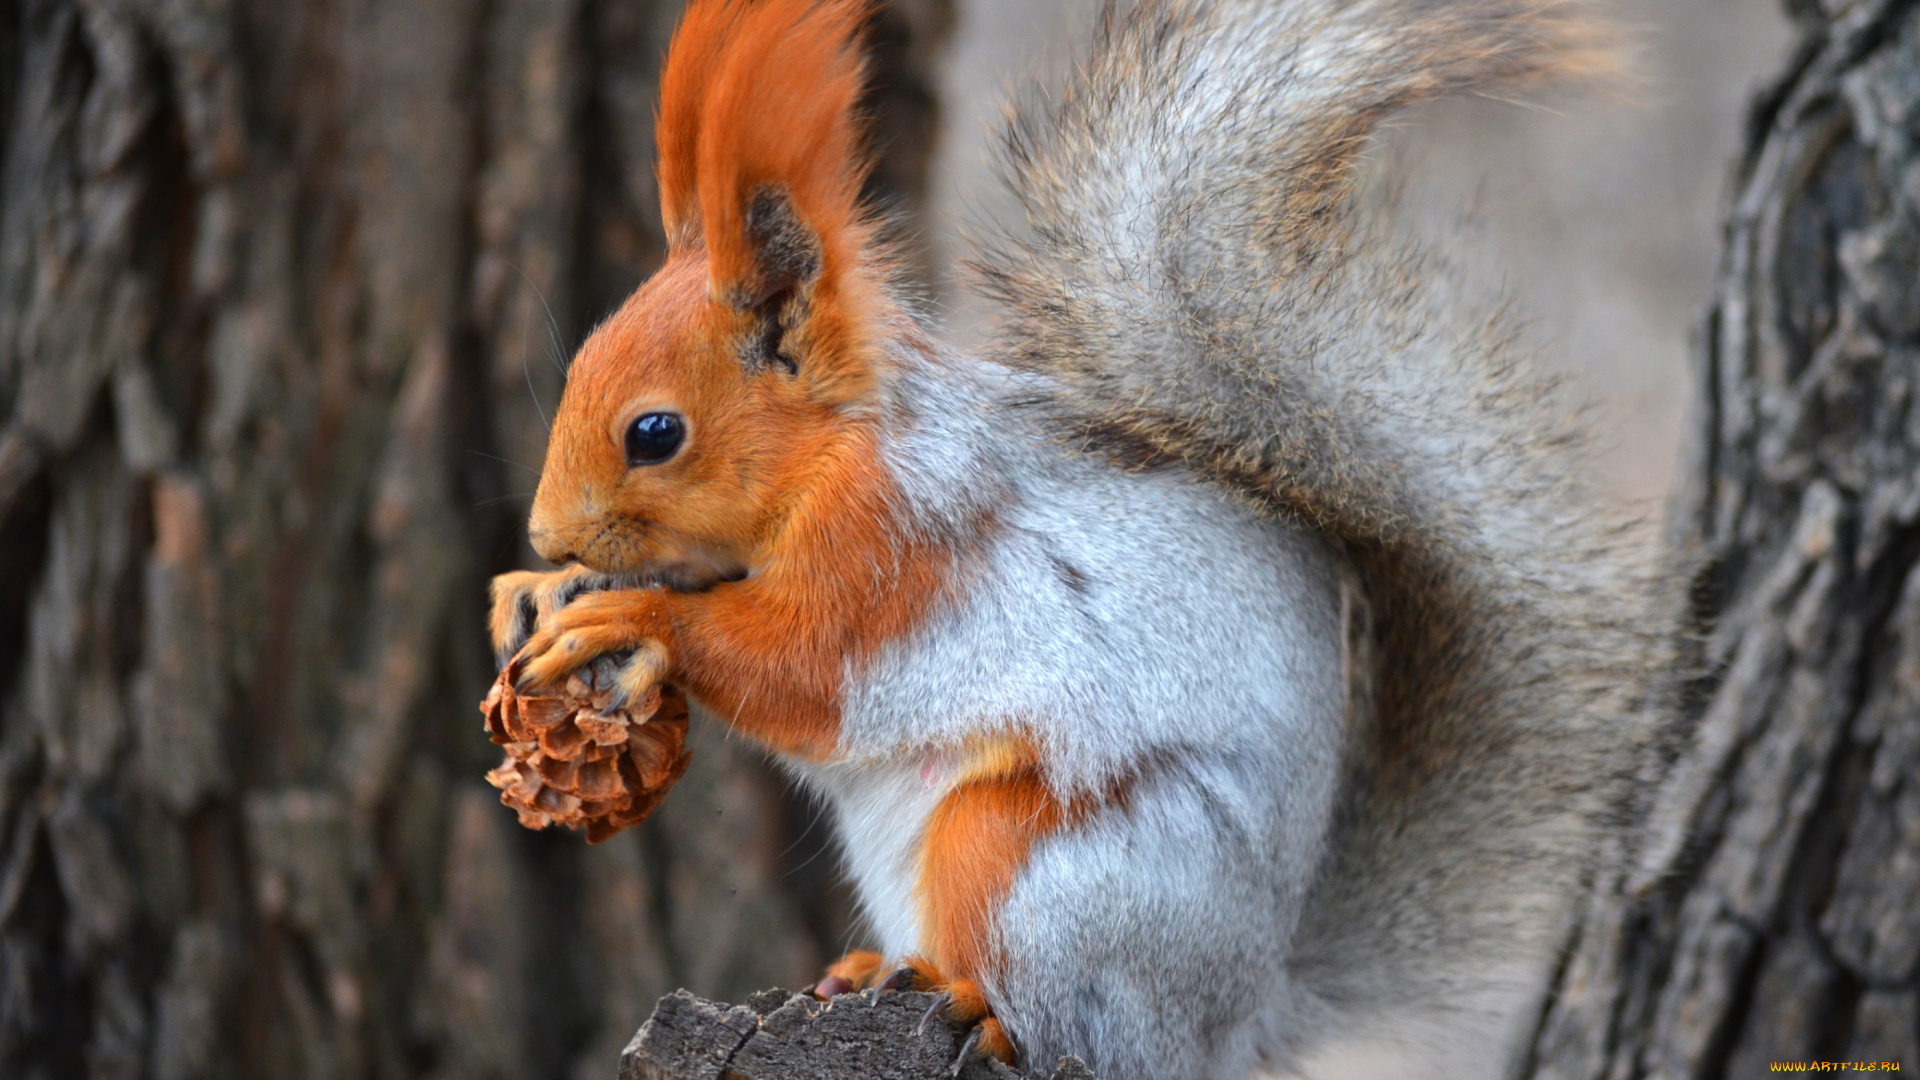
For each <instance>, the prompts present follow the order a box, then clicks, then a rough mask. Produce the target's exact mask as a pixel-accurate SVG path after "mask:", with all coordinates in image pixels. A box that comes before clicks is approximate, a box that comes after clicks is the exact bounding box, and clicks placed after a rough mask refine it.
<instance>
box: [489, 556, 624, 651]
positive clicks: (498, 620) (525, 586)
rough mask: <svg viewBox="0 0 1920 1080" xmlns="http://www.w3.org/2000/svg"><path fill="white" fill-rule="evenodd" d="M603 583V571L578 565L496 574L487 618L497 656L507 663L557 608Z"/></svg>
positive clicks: (551, 616) (564, 605)
mask: <svg viewBox="0 0 1920 1080" xmlns="http://www.w3.org/2000/svg"><path fill="white" fill-rule="evenodd" d="M601 583H602V579H601V577H600V575H598V574H595V573H594V572H593V571H591V570H588V569H586V568H584V567H581V566H578V565H575V566H569V567H567V568H566V569H564V570H515V571H513V572H512V573H508V574H501V575H499V576H498V577H495V578H494V579H493V586H492V588H491V590H490V592H491V593H492V595H493V610H492V612H491V613H490V615H489V617H488V619H487V628H488V629H489V630H490V631H491V632H492V634H493V655H494V660H495V661H496V662H497V663H498V664H499V665H500V666H501V667H506V666H507V661H508V660H509V659H511V658H512V657H513V654H514V653H517V652H519V651H520V646H522V645H525V644H526V643H527V639H528V638H529V637H532V636H533V633H534V631H535V630H537V629H538V628H539V627H540V626H541V625H543V624H545V623H546V622H547V621H548V620H549V619H552V618H553V613H554V612H556V611H559V610H560V609H561V608H563V607H566V606H567V605H568V604H569V603H571V602H572V601H573V599H574V597H576V596H579V595H580V594H581V593H584V592H590V591H592V590H593V589H595V588H597V587H599V586H600V585H601Z"/></svg>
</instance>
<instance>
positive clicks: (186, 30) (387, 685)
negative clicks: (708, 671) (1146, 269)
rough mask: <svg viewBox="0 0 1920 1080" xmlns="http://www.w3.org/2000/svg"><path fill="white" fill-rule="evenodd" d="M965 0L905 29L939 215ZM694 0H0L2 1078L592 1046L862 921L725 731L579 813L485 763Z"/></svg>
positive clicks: (529, 1071) (629, 250)
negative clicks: (562, 404) (529, 527)
mask: <svg viewBox="0 0 1920 1080" xmlns="http://www.w3.org/2000/svg"><path fill="white" fill-rule="evenodd" d="M949 2H950V0H899V2H898V3H895V4H893V5H891V6H890V7H889V8H888V9H887V10H886V11H885V12H884V13H883V14H882V15H881V16H880V17H879V19H878V21H877V24H876V32H875V35H874V49H875V58H876V63H875V71H876V79H875V83H874V89H873V91H872V94H871V97H870V106H871V108H870V111H871V114H872V115H873V116H874V117H875V118H876V120H875V128H876V138H877V140H878V141H879V143H880V145H881V146H882V148H883V149H884V151H885V152H884V154H883V156H882V158H881V166H880V168H879V170H878V172H877V174H876V180H875V187H874V194H875V195H877V196H879V197H881V198H883V199H884V200H885V201H887V202H888V203H890V204H891V205H894V206H896V207H898V208H900V210H901V212H902V213H905V214H909V215H911V214H912V213H914V212H916V210H917V208H918V206H919V205H920V201H921V200H920V193H921V185H922V184H923V182H924V178H925V171H926V160H927V149H928V147H929V146H930V145H931V139H932V133H933V131H934V121H935V119H936V115H935V114H936V109H935V102H934V101H933V97H932V94H931V90H930V86H931V76H930V68H931V64H932V62H933V60H934V58H935V57H936V56H937V53H938V49H939V45H940V42H941V41H942V40H943V38H944V35H945V33H946V28H947V23H948V21H949V19H950V12H949V6H948V5H949ZM679 6H680V5H679V3H678V2H677V0H298V2H294V0H0V160H3V162H4V164H0V1075H4V1076H8V1077H48V1078H51V1077H77V1076H100V1077H129V1078H137V1077H154V1078H156V1080H186V1078H192V1077H254V1076H272V1077H332V1076H379V1077H412V1076H428V1075H431V1076H437V1077H488V1076H500V1077H507V1076H512V1077H516V1078H519V1077H560V1076H569V1075H577V1076H591V1077H596V1078H600V1077H605V1076H607V1075H608V1074H609V1073H610V1072H611V1070H612V1069H613V1066H614V1063H615V1062H616V1061H617V1060H618V1057H619V1054H620V1050H621V1048H622V1047H623V1046H624V1045H625V1044H626V1042H627V1039H628V1037H629V1036H630V1035H631V1033H632V1031H633V1029H634V1028H635V1027H636V1026H637V1025H638V1024H639V1023H640V1021H641V1020H642V1019H644V1017H645V1016H646V1013H647V1010H648V1009H649V1008H651V1006H652V1004H653V1002H654V1000H655V999H656V998H657V997H659V996H660V995H661V994H663V993H665V992H667V991H668V990H671V989H673V988H674V987H676V986H686V987H690V988H693V989H694V990H696V991H698V992H700V993H703V994H707V995H709V996H713V997H719V998H723V999H738V998H741V997H744V996H745V995H746V994H748V993H749V992H751V991H753V990H757V989H759V988H760V987H763V986H768V985H775V984H785V985H798V984H801V983H804V982H807V981H810V979H811V978H812V975H813V972H814V969H815V967H816V966H817V965H818V964H819V963H820V962H822V960H823V959H825V958H826V957H827V956H828V955H829V954H830V953H833V952H835V951H837V950H838V949H840V948H842V947H843V946H844V944H845V934H846V924H847V920H848V915H847V901H846V898H845V896H844V894H843V893H841V892H839V891H836V890H835V889H833V888H832V887H830V886H829V885H828V884H827V882H828V881H830V880H831V874H830V867H831V863H832V859H831V858H830V857H826V856H823V855H822V852H823V849H824V837H823V833H824V830H817V829H816V830H811V831H809V830H808V828H807V822H808V820H809V819H810V817H811V816H812V815H811V812H810V810H809V809H808V808H806V807H805V806H803V805H800V804H797V803H796V801H795V800H794V799H793V798H792V797H791V796H790V795H789V794H788V793H787V791H786V789H785V788H784V786H783V785H782V784H780V783H779V782H778V781H777V779H776V778H775V777H774V776H773V774H772V773H771V772H770V771H769V770H768V768H767V767H766V765H765V764H764V763H763V762H762V761H761V760H760V759H759V757H758V756H757V755H755V754H753V753H752V752H750V751H748V750H745V749H743V748H742V747H740V746H739V744H738V743H737V742H730V741H728V740H727V739H726V738H725V737H724V736H723V735H722V734H721V733H718V732H707V733H703V737H702V738H699V739H697V740H696V744H697V745H696V748H695V755H696V756H695V763H694V765H693V770H692V772H690V773H689V775H688V776H687V778H686V779H685V780H684V781H683V782H682V783H681V785H680V786H679V787H678V788H677V789H676V790H675V792H674V797H673V799H672V800H670V801H669V803H668V806H667V808H666V809H665V810H664V811H663V812H662V813H661V814H660V815H659V817H658V819H657V820H655V821H654V822H650V823H649V824H648V825H647V826H646V827H645V828H643V829H641V830H638V831H635V832H632V833H630V834H626V835H622V836H620V837H617V838H616V839H615V840H613V841H612V842H610V843H608V844H606V845H603V846H600V847H597V848H592V849H589V848H587V847H585V846H584V845H583V844H582V843H581V842H580V841H579V840H578V839H577V838H576V837H573V836H571V835H565V834H532V833H526V832H524V831H522V830H521V829H519V827H518V826H516V825H515V824H514V822H513V817H512V815H511V814H510V813H509V812H508V811H506V810H505V809H504V808H502V807H500V806H498V805H497V802H496V798H495V795H494V793H493V792H492V791H491V789H489V788H488V787H487V786H486V785H485V783H484V782H483V781H482V779H481V777H482V774H483V773H484V772H485V770H486V769H487V768H489V767H490V766H491V765H493V764H494V763H495V758H496V757H497V751H496V750H495V748H493V747H491V746H489V745H488V743H487V740H486V738H485V736H484V734H482V732H481V728H480V722H479V718H478V714H477V713H476V712H475V704H476V703H477V702H478V701H479V700H480V697H481V695H482V694H483V693H484V692H485V690H486V687H487V684H488V682H489V681H490V679H491V661H490V658H489V656H488V650H487V644H486V642H485V640H484V637H483V633H482V622H483V596H484V587H485V583H486V581H487V579H488V578H489V577H490V576H491V575H492V574H493V573H495V572H498V571H502V570H506V569H511V568H513V567H516V566H520V565H528V564H530V562H531V560H532V556H531V553H530V552H529V551H527V549H526V546H525V542H524V540H523V535H524V514H525V510H526V506H527V496H528V495H529V494H530V492H531V490H532V487H533V484H534V480H535V477H536V473H537V469H538V466H539V463H540V456H541V452H542V447H543V445H544V422H545V419H546V418H547V417H548V416H550V415H551V410H552V407H553V405H554V403H555V401H556V400H557V397H558V393H559V389H560V386H561V383H562V379H563V375H562V373H561V365H562V364H563V363H564V361H565V354H566V353H567V352H568V351H569V348H570V346H571V345H573V344H575V343H577V342H578V340H579V339H580V338H581V337H582V336H583V334H582V332H583V330H584V329H585V328H587V327H589V326H591V325H592V323H594V322H595V321H597V320H598V319H599V318H600V317H601V316H602V315H603V314H605V313H606V312H607V311H609V310H610V309H611V308H612V307H613V306H614V305H615V304H617V303H618V302H619V301H620V300H621V299H623V298H624V296H625V294H626V292H627V291H628V290H630V289H631V288H632V287H633V286H634V285H636V284H637V283H638V282H639V281H640V280H642V279H643V278H644V276H645V275H646V274H647V273H649V272H650V271H651V269H652V267H653V266H654V265H655V264H656V263H657V262H658V260H659V258H660V256H661V248H662V239H661V232H660V225H659V222H658V219H657V210H656V198H655V192H654V180H653V164H652V131H651V127H652V110H653V100H654V83H655V81H656V79H657V75H658V67H659V59H660V55H661V52H662V50H663V49H664V47H665V44H666V40H667V36H668V34H669V33H670V31H671V29H672V26H673V22H674V19H675V18H676V15H677V12H678V9H679Z"/></svg>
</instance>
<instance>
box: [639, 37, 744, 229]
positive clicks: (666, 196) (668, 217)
mask: <svg viewBox="0 0 1920 1080" xmlns="http://www.w3.org/2000/svg"><path fill="white" fill-rule="evenodd" d="M745 7H746V4H745V3H743V2H742V0H695V2H694V3H693V4H691V5H689V6H688V7H687V10H686V12H685V14H683V15H682V16H681V17H680V26H679V28H678V29H677V30H675V31H674V33H673V45H672V47H670V48H669V49H668V50H667V63H666V68H665V70H663V71H662V72H661V73H660V114H659V116H658V117H657V118H656V120H655V123H654V138H655V140H656V144H657V145H658V146H659V148H660V149H659V166H658V167H659V170H660V217H661V219H662V220H663V221H664V222H665V223H666V227H667V242H668V243H669V244H671V245H673V246H674V247H679V246H680V245H681V244H682V243H683V242H685V241H686V240H687V239H689V238H690V237H692V236H694V235H697V234H698V232H699V228H700V218H699V214H700V192H699V187H698V178H699V171H698V170H699V158H700V121H701V114H702V110H703V109H704V108H705V106H706V103H707V95H708V92H709V91H710V90H711V88H712V86H713V84H714V81H715V80H716V79H718V78H719V75H720V69H721V62H722V60H723V59H724V58H725V55H726V49H727V42H728V39H729V38H730V37H731V36H732V31H733V27H734V25H735V24H736V23H738V22H739V21H740V14H741V12H742V10H743V9H744V8H745Z"/></svg>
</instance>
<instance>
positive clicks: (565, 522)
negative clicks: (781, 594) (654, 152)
mask: <svg viewBox="0 0 1920 1080" xmlns="http://www.w3.org/2000/svg"><path fill="white" fill-rule="evenodd" d="M870 7H871V4H870V0H755V2H747V0H696V2H695V3H694V4H692V5H691V6H690V7H689V8H688V9H687V12H686V15H685V16H684V18H683V19H682V21H681V24H680V29H679V30H678V31H677V32H676V33H675V35H674V39H673V45H672V48H671V49H670V50H669V52H668V55H667V62H666V68H665V70H664V72H663V73H662V76H661V102H660V115H659V122H658V127H657V132H658V139H659V154H660V157H659V172H660V201H661V212H662V217H663V219H664V221H665V224H666V230H667V239H668V256H667V260H666V263H665V265H664V266H663V267H662V268H661V269H660V271H659V273H657V274H656V275H655V276H654V277H653V278H652V280H650V281H648V282H647V283H646V284H645V285H642V286H641V287H640V289H639V290H638V291H636V292H635V293H634V294H633V296H632V297H631V298H629V299H628V300H627V302H626V304H625V305H624V306H622V307H621V309H620V310H619V311H618V312H617V313H616V314H614V315H613V317H612V318H610V319H608V320H607V321H606V322H605V323H604V324H603V325H601V326H600V327H599V328H598V329H597V330H595V331H594V333H593V335H592V336H591V337H590V338H589V339H588V340H587V342H586V344H585V345H584V346H582V347H581V350H580V353H579V355H578V356H577V357H576V358H575V359H574V362H573V365H572V368H571V370H570V371H569V373H568V377H567V388H566V392H565V394H564V395H563V396H562V398H561V401H560V409H559V412H558V413H557V415H556V416H555V418H554V423H553V434H552V439H551V442H550V444H549V447H548V450H547V460H546V467H545V469H544V471H543V472H542V474H541V477H540V488H539V492H538V494H537V495H536V496H535V498H534V504H533V515H532V520H531V522H530V523H529V527H528V532H529V534H530V537H531V539H532V541H533V546H534V549H535V550H536V551H538V552H539V553H540V554H541V556H542V557H544V558H546V559H548V560H551V561H553V562H571V561H578V562H580V563H583V564H585V565H586V566H588V567H591V568H593V569H596V570H600V571H603V572H608V573H649V572H650V573H658V574H663V575H667V576H669V577H670V578H673V579H677V580H688V579H691V580H694V581H698V582H710V581H713V580H718V579H721V578H725V577H729V576H734V575H737V574H739V573H742V572H744V571H746V570H747V569H749V568H750V567H752V565H753V564H754V558H755V553H756V551H757V550H758V549H759V547H760V545H761V544H762V543H763V542H764V541H765V540H766V539H767V538H768V537H769V536H770V535H771V534H772V533H773V532H774V531H775V530H777V529H778V527H779V524H780V521H781V519H782V518H783V516H784V514H785V513H787V512H788V510H789V509H790V506H791V503H792V501H793V499H794V497H795V494H796V492H797V491H798V490H799V489H801V488H803V487H805V486H806V485H807V484H809V483H811V482H814V481H815V480H816V479H817V477H816V476H815V475H814V474H815V473H817V471H818V468H819V465H820V463H821V462H823V461H825V460H827V459H828V458H830V457H831V451H832V449H833V447H834V446H835V444H836V443H837V442H838V441H839V440H840V439H842V438H843V437H844V435H845V433H846V431H847V429H848V427H849V425H850V424H852V423H854V422H856V421H857V418H858V417H859V416H860V415H861V413H862V412H863V406H865V405H866V404H867V403H869V402H871V400H872V399H873V397H874V394H875V392H876V368H875V354H876V352H877V349H878V341H877V334H878V329H877V328H878V327H880V326H881V325H882V324H884V323H886V322H887V321H888V315H889V313H890V312H891V311H892V310H893V309H892V307H891V306H890V304H889V301H888V300H887V298H886V294H885V290H884V288H883V277H882V273H883V272H882V270H881V269H880V266H879V259H878V256H877V255H875V253H874V250H873V228H872V226H871V224H870V223H869V222H868V220H867V219H866V218H864V217H863V216H862V213H861V210H860V205H859V192H860V185H861V181H862V180H863V179H864V177H865V174H866V163H865V161H864V159H863V158H862V156H861V154H860V151H859V149H858V139H857V133H856V131H855V121H854V106H855V99H856V98H857V96H858V94H859V90H860V81H861V62H860V57H859V50H858V42H857V37H858V35H859V33H860V28H861V26H862V25H863V23H864V22H865V20H866V18H867V15H868V12H869V10H870Z"/></svg>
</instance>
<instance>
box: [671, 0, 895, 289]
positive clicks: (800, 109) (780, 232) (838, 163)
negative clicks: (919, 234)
mask: <svg viewBox="0 0 1920 1080" xmlns="http://www.w3.org/2000/svg"><path fill="white" fill-rule="evenodd" d="M872 10H873V3H872V0H753V2H748V0H695V3H693V4H692V5H691V6H690V7H689V8H688V10H687V14H686V16H685V18H684V19H683V20H682V22H681V25H680V29H679V31H678V32H677V33H676V34H675V35H674V40H673V46H672V48H671V50H670V51H669V53H668V58H667V68H666V71H665V72H664V73H663V75H662V79H661V108H660V124H659V140H660V182H661V183H660V186H661V209H662V212H663V214H664V215H665V217H666V220H667V227H668V234H669V238H670V239H671V240H672V242H673V243H674V244H675V245H676V246H677V245H678V244H680V243H683V242H685V241H687V240H689V239H691V238H692V237H693V236H695V235H700V236H702V237H703V238H704V240H705V243H706V248H707V256H708V260H709V274H710V280H711V282H712V283H713V285H714V286H715V291H716V294H717V295H721V296H725V297H726V298H727V299H729V300H738V299H744V300H746V301H747V302H748V304H757V303H759V302H761V301H764V300H765V299H766V298H767V297H768V296H771V295H773V294H776V293H779V292H782V291H786V290H792V289H796V288H800V287H804V286H806V285H809V284H811V283H813V282H814V281H816V280H819V279H826V280H832V279H835V278H837V277H838V276H839V272H840V271H841V269H842V268H845V267H848V266H850V265H851V263H852V261H853V260H854V259H855V258H857V257H858V255H859V252H860V249H861V247H862V246H863V245H864V244H865V243H866V242H867V239H868V235H867V233H868V230H867V228H866V226H865V225H864V223H863V220H862V218H861V216H860V211H859V197H860V186H861V183H862V182H863V181H864V180H865V178H866V173H867V167H868V165H867V162H866V160H865V159H864V157H863V156H862V155H861V153H860V149H859V138H858V131H857V127H856V123H855V118H854V109H855V105H856V103H857V101H858V99H859V95H860V85H861V80H862V76H863V66H862V61H861V55H860V48H859V36H860V31H861V28H862V27H863V26H864V25H865V23H866V21H867V19H868V18H869V16H870V15H871V13H872ZM696 199H697V205H698V217H699V220H698V221H697V222H695V221H694V220H693V218H694V213H695V202H696Z"/></svg>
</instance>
